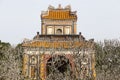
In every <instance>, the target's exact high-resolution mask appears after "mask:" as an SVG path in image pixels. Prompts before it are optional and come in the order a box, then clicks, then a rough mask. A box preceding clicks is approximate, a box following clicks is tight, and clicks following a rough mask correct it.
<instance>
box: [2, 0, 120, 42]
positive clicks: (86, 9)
mask: <svg viewBox="0 0 120 80" xmlns="http://www.w3.org/2000/svg"><path fill="white" fill-rule="evenodd" d="M58 4H61V5H62V7H65V6H67V5H71V7H72V11H77V15H78V21H77V32H82V34H83V35H84V36H85V37H86V39H90V38H94V39H95V41H100V40H104V39H120V0H0V40H2V41H4V42H10V43H11V44H17V43H20V42H22V41H23V39H24V38H29V39H32V38H33V37H34V36H35V35H36V32H37V31H39V32H41V20H40V14H41V11H45V10H47V8H48V6H49V5H53V6H55V7H58Z"/></svg>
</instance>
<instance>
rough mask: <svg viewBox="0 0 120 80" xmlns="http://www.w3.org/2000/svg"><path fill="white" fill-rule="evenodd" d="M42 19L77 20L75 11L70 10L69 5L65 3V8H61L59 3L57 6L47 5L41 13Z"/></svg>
mask: <svg viewBox="0 0 120 80" xmlns="http://www.w3.org/2000/svg"><path fill="white" fill-rule="evenodd" d="M41 18H42V19H54V20H70V19H74V20H77V15H76V11H71V6H70V5H67V6H66V7H65V8H62V7H61V5H60V4H59V5H58V8H54V7H53V6H51V5H50V6H49V7H48V10H47V11H45V12H44V13H42V14H41Z"/></svg>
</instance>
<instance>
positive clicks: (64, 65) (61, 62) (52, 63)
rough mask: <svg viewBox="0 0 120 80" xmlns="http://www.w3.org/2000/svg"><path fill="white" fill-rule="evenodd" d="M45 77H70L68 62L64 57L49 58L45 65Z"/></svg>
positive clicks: (70, 71) (70, 70)
mask: <svg viewBox="0 0 120 80" xmlns="http://www.w3.org/2000/svg"><path fill="white" fill-rule="evenodd" d="M46 72H47V77H54V75H57V76H58V77H61V78H62V77H65V75H71V74H72V69H71V65H70V62H69V59H67V58H66V57H65V56H61V55H57V56H53V57H51V58H50V59H49V60H48V61H47V64H46Z"/></svg>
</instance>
